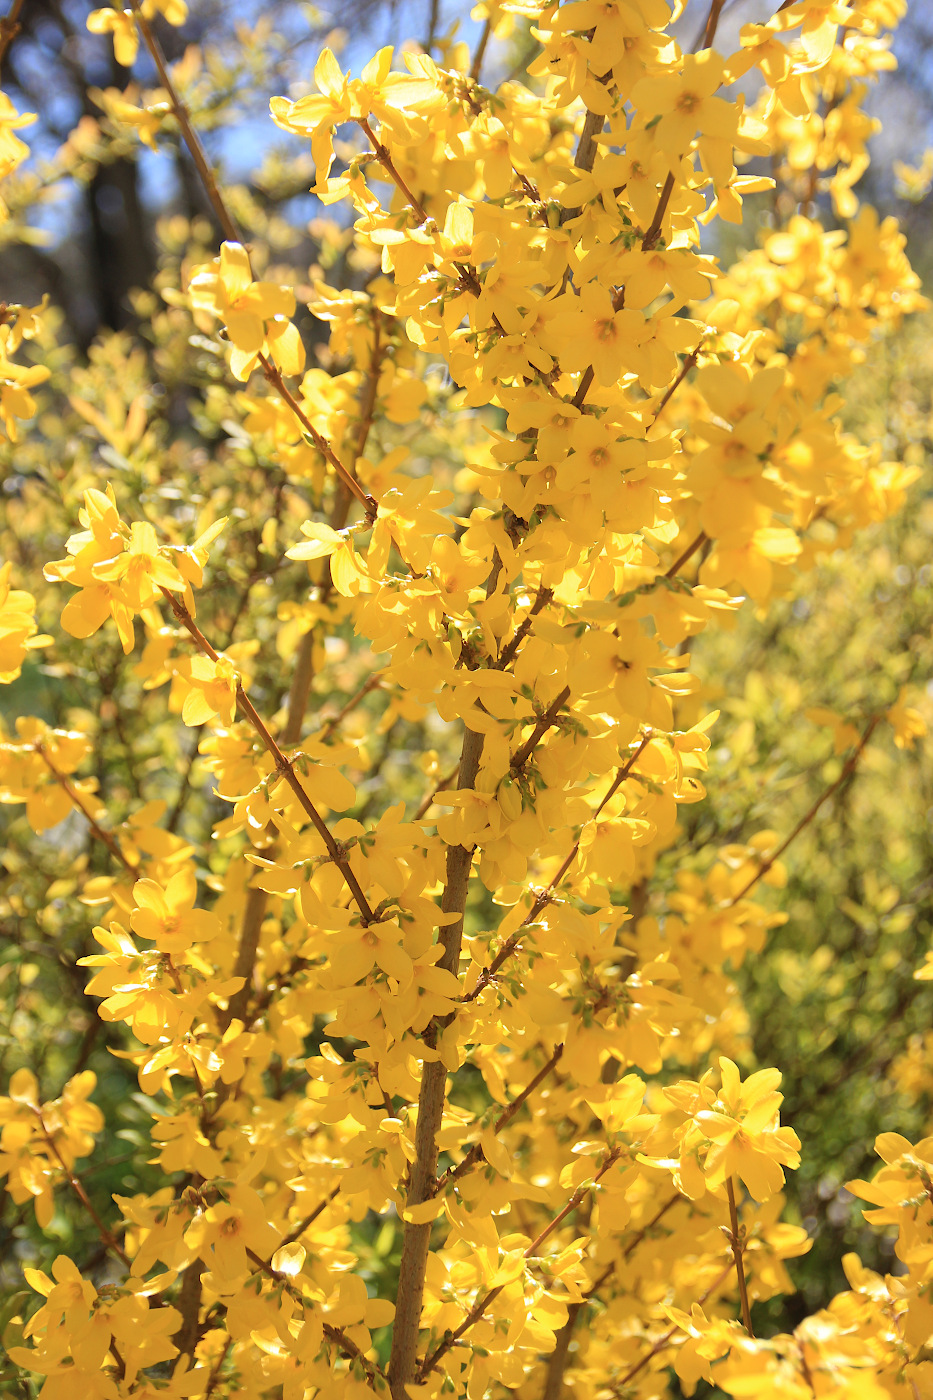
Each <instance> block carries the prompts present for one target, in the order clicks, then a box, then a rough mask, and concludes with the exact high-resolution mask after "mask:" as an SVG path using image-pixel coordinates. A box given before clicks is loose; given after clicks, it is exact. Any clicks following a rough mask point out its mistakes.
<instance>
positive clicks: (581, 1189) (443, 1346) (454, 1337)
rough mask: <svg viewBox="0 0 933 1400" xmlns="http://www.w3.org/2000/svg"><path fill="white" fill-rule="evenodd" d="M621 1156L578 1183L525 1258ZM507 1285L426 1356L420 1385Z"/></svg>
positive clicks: (485, 1297)
mask: <svg viewBox="0 0 933 1400" xmlns="http://www.w3.org/2000/svg"><path fill="white" fill-rule="evenodd" d="M621 1155H622V1150H621V1148H618V1147H614V1148H613V1149H612V1151H611V1152H609V1153H608V1154H607V1156H606V1158H605V1160H604V1161H603V1164H602V1166H601V1167H600V1168H599V1171H598V1172H597V1173H596V1175H595V1176H594V1177H593V1180H592V1181H590V1182H588V1183H587V1184H586V1185H585V1186H578V1187H577V1189H576V1191H574V1193H573V1195H572V1196H571V1197H570V1199H569V1201H568V1202H567V1203H566V1205H565V1206H564V1207H563V1209H561V1210H560V1211H558V1213H557V1215H555V1216H554V1218H553V1220H551V1221H550V1222H549V1223H548V1224H547V1225H546V1226H545V1227H544V1229H543V1230H542V1231H541V1233H540V1234H539V1235H537V1236H536V1237H535V1238H534V1239H533V1240H532V1241H531V1244H530V1245H529V1246H528V1248H527V1249H526V1250H525V1251H524V1256H523V1257H524V1258H525V1259H531V1258H532V1257H533V1256H534V1255H535V1254H536V1253H537V1251H538V1249H539V1248H540V1247H541V1245H542V1244H543V1243H544V1241H545V1240H546V1239H548V1238H549V1237H550V1236H551V1235H552V1234H553V1233H554V1231H555V1230H556V1229H557V1228H558V1226H559V1225H561V1224H562V1223H563V1221H564V1220H566V1218H567V1216H568V1215H570V1213H571V1212H572V1211H574V1210H576V1208H577V1206H578V1205H579V1204H580V1202H581V1201H582V1200H583V1199H584V1197H585V1196H586V1195H587V1194H588V1193H589V1192H590V1191H592V1189H593V1187H594V1186H595V1185H596V1183H597V1182H598V1181H599V1180H600V1179H601V1178H602V1177H604V1176H605V1175H606V1172H608V1171H609V1170H610V1169H611V1168H612V1167H613V1166H614V1165H615V1163H616V1162H617V1161H618V1160H619V1157H620V1156H621ZM504 1287H505V1284H500V1285H499V1287H498V1288H491V1289H490V1290H489V1292H488V1293H485V1294H484V1295H483V1296H482V1298H480V1299H478V1300H477V1302H475V1303H474V1304H473V1306H472V1308H471V1309H470V1311H469V1312H468V1313H467V1315H466V1317H465V1318H464V1319H463V1321H462V1322H461V1324H460V1326H459V1327H457V1328H456V1330H455V1331H453V1332H448V1333H447V1334H446V1336H445V1337H444V1340H443V1341H442V1342H441V1343H440V1345H439V1346H437V1347H435V1349H434V1351H432V1352H431V1354H430V1355H429V1356H426V1357H425V1359H424V1361H423V1362H422V1363H421V1366H420V1368H419V1371H418V1383H419V1384H420V1383H421V1382H422V1381H423V1380H424V1378H425V1376H428V1375H430V1373H431V1372H432V1371H433V1370H434V1368H435V1366H436V1365H437V1363H438V1362H439V1361H440V1360H441V1358H442V1357H444V1356H446V1355H447V1353H448V1352H449V1351H450V1350H451V1349H452V1348H453V1347H455V1346H456V1344H457V1342H458V1341H459V1340H460V1338H461V1337H462V1336H463V1335H464V1334H465V1333H466V1332H468V1331H469V1329H470V1328H471V1327H472V1326H473V1325H474V1323H476V1322H478V1321H479V1319H480V1318H481V1317H482V1315H483V1313H484V1312H485V1311H486V1309H487V1307H488V1306H489V1304H490V1303H491V1302H492V1301H493V1300H494V1299H495V1298H498V1296H499V1294H500V1293H501V1292H502V1290H503V1288H504Z"/></svg>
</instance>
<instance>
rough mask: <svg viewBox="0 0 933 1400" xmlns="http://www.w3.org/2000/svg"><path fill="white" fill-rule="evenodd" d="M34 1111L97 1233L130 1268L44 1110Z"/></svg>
mask: <svg viewBox="0 0 933 1400" xmlns="http://www.w3.org/2000/svg"><path fill="white" fill-rule="evenodd" d="M33 1112H34V1113H35V1115H36V1117H37V1118H38V1120H39V1127H40V1130H41V1132H42V1137H43V1139H44V1140H45V1145H46V1147H48V1148H49V1150H50V1151H51V1152H53V1153H54V1154H55V1158H56V1161H57V1162H58V1164H59V1166H60V1167H61V1169H62V1171H63V1172H64V1175H65V1180H66V1181H67V1182H68V1185H69V1186H70V1187H71V1189H72V1191H73V1192H74V1193H75V1195H76V1196H77V1198H78V1200H79V1201H80V1202H81V1204H82V1206H83V1207H84V1209H85V1210H86V1211H87V1213H88V1215H89V1216H90V1217H91V1220H92V1221H93V1222H94V1224H95V1226H96V1227H97V1233H98V1234H99V1235H100V1237H101V1240H102V1241H103V1243H104V1244H105V1245H106V1247H107V1249H109V1250H111V1251H112V1253H114V1254H115V1255H116V1256H117V1258H118V1259H119V1260H120V1261H121V1263H123V1264H125V1265H126V1266H127V1268H129V1264H130V1257H129V1255H128V1254H127V1253H126V1251H125V1249H124V1248H123V1246H122V1245H121V1244H120V1241H119V1240H118V1239H117V1237H116V1236H115V1235H114V1234H113V1232H112V1231H111V1230H109V1229H108V1228H107V1226H106V1225H105V1224H104V1222H103V1221H102V1220H101V1218H100V1216H99V1215H98V1214H97V1211H96V1210H95V1209H94V1207H93V1205H92V1204H91V1199H90V1197H89V1196H88V1194H87V1192H86V1191H85V1189H84V1187H83V1186H82V1184H81V1181H80V1178H79V1177H77V1176H76V1175H75V1173H74V1172H73V1171H72V1169H71V1167H69V1165H68V1163H67V1162H66V1161H65V1159H64V1157H63V1156H62V1154H61V1153H60V1152H59V1150H58V1145H57V1143H56V1142H55V1139H54V1138H53V1137H52V1134H51V1133H50V1132H49V1130H48V1128H47V1127H46V1125H45V1119H44V1118H43V1117H42V1110H41V1109H40V1108H34V1109H33Z"/></svg>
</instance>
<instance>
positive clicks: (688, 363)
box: [651, 345, 700, 423]
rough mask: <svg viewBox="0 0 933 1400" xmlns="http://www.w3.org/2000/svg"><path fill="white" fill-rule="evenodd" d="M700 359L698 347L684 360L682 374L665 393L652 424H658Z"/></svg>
mask: <svg viewBox="0 0 933 1400" xmlns="http://www.w3.org/2000/svg"><path fill="white" fill-rule="evenodd" d="M699 358H700V347H699V345H698V346H697V348H696V349H695V350H691V351H690V354H689V355H688V356H687V358H686V359H685V360H684V362H683V364H682V365H681V367H680V372H679V373H678V375H677V378H676V379H675V380H674V382H673V384H671V386H670V388H669V389H668V390H667V391H666V392H665V395H664V397H663V399H662V400H661V402H660V403H659V404H658V406H657V408H656V409H655V411H654V418H653V419H652V420H651V421H652V423H656V422H657V421H658V419H659V418H660V417H661V414H662V413H663V412H664V410H665V409H666V408H667V405H668V404H669V403H670V401H671V399H672V398H673V397H674V395H675V394H676V392H677V390H678V389H679V388H680V386H681V384H682V383H683V382H684V380H685V379H686V377H687V375H688V374H689V373H690V371H691V370H692V369H695V368H696V363H697V360H698V359H699Z"/></svg>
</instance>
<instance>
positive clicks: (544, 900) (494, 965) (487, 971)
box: [463, 730, 651, 1002]
mask: <svg viewBox="0 0 933 1400" xmlns="http://www.w3.org/2000/svg"><path fill="white" fill-rule="evenodd" d="M650 739H651V730H648V732H647V733H646V734H645V735H644V736H643V737H642V739H641V740H640V742H639V744H638V747H637V748H636V749H635V751H634V753H631V754H629V756H628V758H627V759H626V760H625V762H624V763H623V765H622V767H621V768H620V769H619V771H618V773H616V775H615V777H614V778H613V780H612V783H611V785H610V787H609V790H608V792H607V793H606V795H605V797H604V798H603V800H602V801H601V802H600V804H599V806H598V807H597V808H596V811H595V812H594V814H593V820H595V819H596V817H598V816H599V814H600V812H601V811H602V810H603V808H604V807H605V805H606V803H607V802H608V801H609V799H610V798H611V797H613V796H614V795H615V793H616V792H617V791H618V789H619V786H620V785H621V784H622V783H623V782H624V781H625V779H626V778H627V777H628V776H629V774H630V773H631V771H632V769H633V767H634V766H635V763H636V762H637V761H638V759H639V758H640V756H641V754H642V753H643V752H644V750H645V747H646V746H647V744H648V743H649V741H650ZM581 835H582V833H581ZM580 840H581V836H578V837H577V839H576V841H575V842H574V843H573V846H572V847H571V848H570V851H569V853H568V854H567V855H566V856H565V857H564V860H563V861H562V863H561V866H560V869H559V870H558V872H557V874H556V875H555V876H554V877H553V878H552V879H551V881H550V883H549V884H548V886H547V888H546V889H543V890H539V892H538V893H537V894H536V895H535V897H534V900H533V901H532V904H531V908H530V909H529V910H528V913H527V914H526V915H525V917H524V919H523V920H522V922H521V924H520V925H519V927H518V928H517V929H516V930H515V932H514V933H513V934H512V935H511V936H510V937H509V938H507V939H506V941H505V942H504V943H503V945H502V947H501V948H500V949H499V951H498V953H497V954H496V956H495V957H494V958H493V960H492V962H491V963H490V964H489V966H488V967H484V968H483V970H482V972H481V973H480V975H479V978H478V979H477V983H476V986H475V987H474V988H473V990H472V992H467V993H466V995H465V996H464V997H463V1000H464V1002H471V1001H475V1000H476V998H477V997H478V996H479V995H480V993H481V992H482V991H484V990H485V988H486V987H488V986H489V984H490V982H492V981H493V979H494V978H495V975H496V973H497V972H498V971H499V968H500V967H501V966H502V964H503V963H504V962H505V960H506V958H508V957H511V955H512V953H514V952H515V950H516V949H517V948H518V946H519V944H520V943H521V940H522V934H523V932H524V930H525V929H526V928H527V927H528V925H529V924H533V923H534V921H535V919H537V917H538V915H539V914H540V913H541V910H542V909H543V908H544V907H545V905H546V904H548V903H549V902H550V900H551V897H552V895H553V893H554V891H555V890H556V889H557V887H558V885H559V884H560V882H561V881H562V880H563V878H564V876H565V875H566V874H567V871H568V870H569V869H570V867H571V865H572V864H573V862H574V860H575V858H576V856H577V852H578V851H579V849H580Z"/></svg>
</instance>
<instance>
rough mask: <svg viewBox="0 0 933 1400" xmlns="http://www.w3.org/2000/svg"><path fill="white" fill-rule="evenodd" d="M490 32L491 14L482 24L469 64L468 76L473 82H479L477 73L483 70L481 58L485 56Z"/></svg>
mask: <svg viewBox="0 0 933 1400" xmlns="http://www.w3.org/2000/svg"><path fill="white" fill-rule="evenodd" d="M491 34H492V16H491V15H490V16H488V17H487V19H486V23H485V24H484V25H483V32H482V34H480V36H479V43H478V44H477V45H476V52H475V53H474V55H473V62H472V63H471V64H470V77H471V78H472V79H473V81H474V83H478V82H479V75H480V73H481V72H482V70H483V59H484V58H485V57H486V46H487V45H488V43H489V39H490V36H491Z"/></svg>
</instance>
